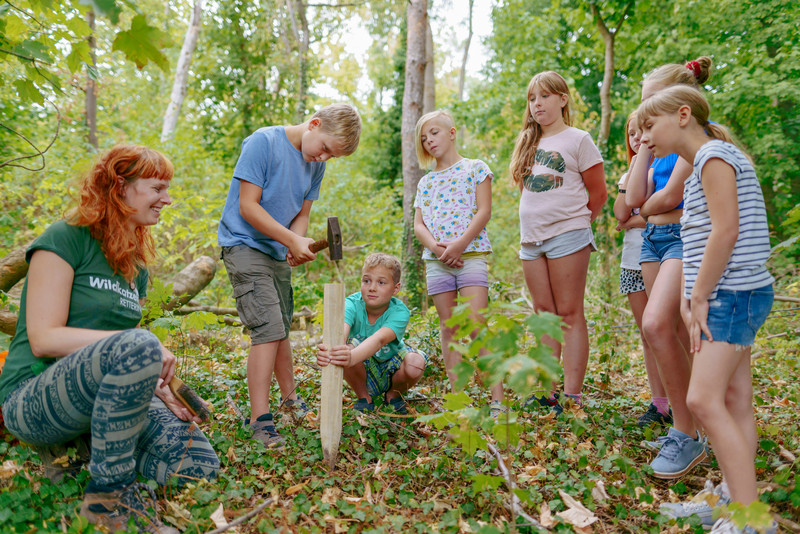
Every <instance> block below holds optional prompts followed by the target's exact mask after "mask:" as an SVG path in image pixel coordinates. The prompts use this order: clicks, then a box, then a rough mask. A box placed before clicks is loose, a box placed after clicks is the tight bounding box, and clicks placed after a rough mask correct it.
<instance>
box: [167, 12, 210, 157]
mask: <svg viewBox="0 0 800 534" xmlns="http://www.w3.org/2000/svg"><path fill="white" fill-rule="evenodd" d="M202 18H203V0H195V3H194V8H192V18H191V20H190V21H189V27H188V28H187V29H186V37H184V39H183V46H182V47H181V54H180V56H178V65H177V66H176V67H175V82H174V83H173V84H172V94H171V95H170V97H169V105H167V111H166V113H164V126H163V128H162V129H161V142H162V143H163V142H165V141H166V140H167V139H169V138H170V137H172V134H173V133H174V132H175V126H176V125H177V124H178V116H179V115H180V114H181V106H182V105H183V99H184V97H185V96H186V82H187V80H188V79H189V65H191V63H192V54H194V49H195V46H196V45H197V35H198V34H199V33H200V26H201V24H202Z"/></svg>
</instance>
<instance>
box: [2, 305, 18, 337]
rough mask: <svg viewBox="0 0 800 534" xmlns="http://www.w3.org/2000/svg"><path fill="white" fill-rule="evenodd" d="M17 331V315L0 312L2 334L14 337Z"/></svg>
mask: <svg viewBox="0 0 800 534" xmlns="http://www.w3.org/2000/svg"><path fill="white" fill-rule="evenodd" d="M16 331H17V314H16V313H14V312H10V311H8V310H0V332H2V333H3V334H6V335H9V336H13V335H14V334H15V333H16Z"/></svg>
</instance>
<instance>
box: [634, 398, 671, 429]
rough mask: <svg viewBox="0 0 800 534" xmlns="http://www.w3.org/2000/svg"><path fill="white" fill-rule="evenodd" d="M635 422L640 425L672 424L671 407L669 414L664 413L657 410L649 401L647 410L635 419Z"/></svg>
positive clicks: (665, 425) (664, 425)
mask: <svg viewBox="0 0 800 534" xmlns="http://www.w3.org/2000/svg"><path fill="white" fill-rule="evenodd" d="M636 424H637V425H638V426H641V427H645V426H652V425H661V426H663V427H667V426H669V425H671V424H672V409H671V408H670V410H669V415H664V414H663V413H661V412H659V411H658V407H657V406H656V405H655V404H653V403H650V406H648V407H647V411H646V412H644V413H643V414H642V415H640V416H639V418H638V419H637V420H636Z"/></svg>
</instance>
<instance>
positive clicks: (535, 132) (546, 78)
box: [508, 70, 572, 184]
mask: <svg viewBox="0 0 800 534" xmlns="http://www.w3.org/2000/svg"><path fill="white" fill-rule="evenodd" d="M537 88H538V89H541V90H542V91H544V92H546V93H549V94H552V95H566V97H567V103H566V104H565V105H564V107H563V108H562V109H561V117H562V118H563V119H564V123H565V124H566V125H567V126H572V119H571V118H570V114H569V100H570V98H569V87H567V81H566V80H565V79H564V78H563V77H562V76H561V75H560V74H558V73H557V72H554V71H552V70H548V71H545V72H540V73H539V74H536V75H535V76H534V77H533V78H531V81H530V82H529V83H528V94H527V98H526V99H525V113H523V115H522V131H520V132H519V135H518V136H517V140H516V142H515V143H514V152H513V153H512V154H511V163H510V164H509V166H508V167H509V170H510V171H511V178H512V179H513V180H514V183H515V184H520V183H522V180H524V179H525V176H527V175H528V174H529V173H530V170H531V167H532V166H533V162H534V158H535V156H536V148H537V147H538V146H539V141H540V140H541V139H542V127H541V125H539V123H538V122H536V121H535V120H534V119H533V113H531V105H530V101H531V97H532V96H533V92H534V91H535V90H536V89H537Z"/></svg>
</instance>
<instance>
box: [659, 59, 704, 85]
mask: <svg viewBox="0 0 800 534" xmlns="http://www.w3.org/2000/svg"><path fill="white" fill-rule="evenodd" d="M712 65H713V62H712V61H711V58H710V57H708V56H700V57H699V58H697V59H693V60H692V61H689V62H688V63H686V64H685V65H681V64H679V63H668V64H666V65H661V66H660V67H658V68H657V69H656V70H654V71H653V72H651V73H650V74H648V75H647V76H646V77H645V79H644V81H645V83H653V84H656V85H660V86H662V87H669V86H671V85H679V84H680V85H688V86H689V87H697V88H700V87H701V86H702V85H703V84H704V83H706V81H707V80H708V77H709V76H711V67H712Z"/></svg>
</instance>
